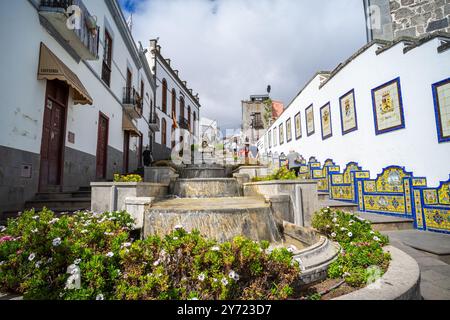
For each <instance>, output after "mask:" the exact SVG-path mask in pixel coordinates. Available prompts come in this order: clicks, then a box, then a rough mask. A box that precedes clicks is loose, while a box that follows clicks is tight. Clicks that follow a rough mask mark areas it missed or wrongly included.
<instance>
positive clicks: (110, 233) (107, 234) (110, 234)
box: [105, 232, 114, 236]
mask: <svg viewBox="0 0 450 320" xmlns="http://www.w3.org/2000/svg"><path fill="white" fill-rule="evenodd" d="M113 235H114V232H105V236H113Z"/></svg>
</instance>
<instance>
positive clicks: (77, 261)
mask: <svg viewBox="0 0 450 320" xmlns="http://www.w3.org/2000/svg"><path fill="white" fill-rule="evenodd" d="M80 262H81V259H76V260H75V261H74V262H73V264H80Z"/></svg>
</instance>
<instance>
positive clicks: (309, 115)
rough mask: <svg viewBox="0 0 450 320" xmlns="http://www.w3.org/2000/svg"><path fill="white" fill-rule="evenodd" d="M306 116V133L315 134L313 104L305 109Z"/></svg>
mask: <svg viewBox="0 0 450 320" xmlns="http://www.w3.org/2000/svg"><path fill="white" fill-rule="evenodd" d="M305 118H306V133H307V135H308V137H309V136H311V135H313V134H314V131H315V128H314V108H313V105H310V106H309V107H308V108H306V110H305Z"/></svg>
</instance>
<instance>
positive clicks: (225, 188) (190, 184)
mask: <svg viewBox="0 0 450 320" xmlns="http://www.w3.org/2000/svg"><path fill="white" fill-rule="evenodd" d="M173 194H174V195H175V196H178V197H180V198H224V197H239V196H241V195H242V191H241V188H240V186H239V183H238V182H237V180H236V179H232V178H208V179H202V178H199V179H178V180H177V181H175V183H174V187H173Z"/></svg>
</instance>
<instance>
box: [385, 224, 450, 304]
mask: <svg viewBox="0 0 450 320" xmlns="http://www.w3.org/2000/svg"><path fill="white" fill-rule="evenodd" d="M383 234H386V235H387V236H389V238H390V241H391V244H392V245H393V246H395V247H397V248H399V249H400V250H402V251H404V252H406V253H407V254H409V255H410V256H412V257H413V258H414V259H416V261H417V263H418V264H419V267H420V271H421V284H420V290H421V293H422V296H423V298H424V299H425V300H450V235H448V234H440V233H434V232H424V231H417V230H402V231H385V232H383Z"/></svg>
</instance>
